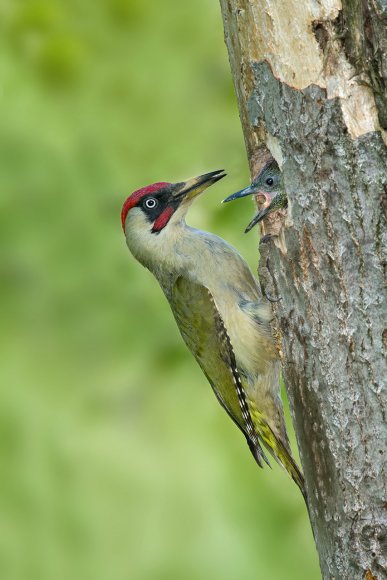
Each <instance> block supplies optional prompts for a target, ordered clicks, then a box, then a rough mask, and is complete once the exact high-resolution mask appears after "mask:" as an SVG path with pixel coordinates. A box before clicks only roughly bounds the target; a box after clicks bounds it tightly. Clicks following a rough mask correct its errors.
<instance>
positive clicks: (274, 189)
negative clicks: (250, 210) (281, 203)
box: [224, 159, 283, 205]
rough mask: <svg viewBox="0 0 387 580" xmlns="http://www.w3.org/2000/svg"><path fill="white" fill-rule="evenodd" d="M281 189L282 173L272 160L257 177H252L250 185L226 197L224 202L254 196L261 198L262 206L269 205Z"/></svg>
mask: <svg viewBox="0 0 387 580" xmlns="http://www.w3.org/2000/svg"><path fill="white" fill-rule="evenodd" d="M282 188H283V185H282V173H281V171H280V168H279V167H278V164H277V161H275V159H272V160H271V161H268V162H267V163H266V164H265V165H264V166H263V168H262V169H261V171H260V172H259V173H258V175H257V176H256V177H254V179H253V181H252V182H251V185H249V186H248V187H245V189H241V190H240V191H237V192H236V193H233V194H232V195H230V196H229V197H227V198H226V199H225V200H224V202H227V201H232V200H234V199H239V198H240V197H246V195H255V196H257V197H258V196H261V197H262V198H263V201H264V205H269V203H270V202H271V201H272V199H273V198H274V197H275V196H276V195H277V193H279V192H280V190H281V189H282Z"/></svg>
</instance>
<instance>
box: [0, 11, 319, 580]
mask: <svg viewBox="0 0 387 580" xmlns="http://www.w3.org/2000/svg"><path fill="white" fill-rule="evenodd" d="M0 32H1V35H0V38H1V40H0V43H1V50H0V99H1V112H0V132H1V139H0V179H1V198H0V203H1V212H0V220H1V228H0V237H1V273H2V276H1V282H2V284H1V288H0V292H1V332H0V340H1V384H2V388H1V394H0V397H1V401H0V463H1V476H0V509H1V517H0V577H1V578H2V579H4V580H22V579H23V580H52V579H54V578H55V580H62V579H63V580H69V579H70V578H71V579H72V580H88V579H90V580H108V579H109V580H121V579H122V580H128V579H130V580H151V579H155V580H163V579H165V580H170V579H173V578H176V579H184V580H190V579H192V580H197V579H198V578H201V579H207V578H208V579H209V578H211V579H213V578H219V579H220V578H222V580H227V579H230V580H231V579H235V578H238V579H242V580H247V579H253V578H254V579H258V578H262V579H263V578H268V579H282V578H286V579H287V580H289V579H292V578H295V579H299V578H308V579H312V578H318V577H319V574H318V567H317V560H316V555H315V551H314V547H313V539H312V534H311V531H310V527H309V523H308V519H307V515H306V510H305V508H304V506H303V501H302V498H301V495H300V494H299V492H298V490H297V489H296V487H295V485H294V484H293V483H292V482H291V481H290V480H289V479H288V478H287V476H286V475H285V474H284V473H282V472H281V471H280V470H279V469H277V468H276V467H274V468H273V470H269V469H266V470H265V471H260V470H258V468H257V467H256V465H255V463H254V461H253V459H252V457H251V456H250V454H249V451H248V448H247V446H246V444H245V442H244V440H243V437H242V436H241V435H240V434H239V433H238V432H237V430H236V428H235V427H234V426H233V424H232V423H231V422H230V420H229V419H228V418H227V417H226V415H225V413H224V412H223V411H222V410H221V408H220V407H219V405H218V404H217V403H216V401H215V398H214V396H213V394H212V392H211V389H210V387H209V385H208V384H207V383H206V381H205V379H204V377H203V375H202V374H201V372H200V370H199V368H198V367H197V366H196V364H195V363H194V361H193V359H192V358H191V356H190V354H189V353H188V352H187V350H186V349H185V347H184V345H183V343H182V341H181V339H180V337H179V335H178V332H177V329H176V328H175V324H174V322H173V320H172V317H171V314H170V312H169V309H168V306H167V304H166V302H165V299H164V298H163V296H162V295H161V291H160V290H159V288H158V286H157V284H156V282H155V281H154V280H153V279H152V277H151V275H150V274H149V273H148V272H147V271H145V270H144V269H143V268H141V266H139V265H138V264H136V263H135V262H134V260H133V259H131V257H130V256H129V254H128V251H127V249H126V247H125V244H124V238H123V235H122V231H121V226H120V220H119V213H120V209H121V204H122V202H123V200H124V198H125V197H126V195H127V194H128V193H129V192H130V191H131V190H133V189H136V188H137V187H140V186H142V185H146V184H147V183H151V182H152V181H159V180H167V181H169V180H179V179H183V178H187V177H190V176H192V175H196V174H198V173H201V172H205V171H210V170H214V169H218V168H221V167H225V168H226V170H227V171H228V172H229V173H230V175H229V177H228V178H227V179H225V180H223V181H222V182H221V183H220V184H218V185H216V186H214V187H213V188H211V190H209V192H208V195H206V196H204V197H203V198H202V199H201V200H200V202H199V203H197V205H196V206H195V207H194V208H192V211H191V212H190V219H189V221H190V223H191V224H192V225H195V226H198V227H201V228H203V229H209V230H211V231H213V232H215V233H217V234H219V235H221V236H223V237H225V238H226V239H228V240H229V241H230V242H231V243H233V244H234V245H236V246H237V247H238V248H239V250H240V251H241V252H242V254H244V255H245V257H247V258H248V260H249V262H250V264H251V266H252V267H253V268H254V267H255V262H256V237H255V236H254V234H253V233H252V234H251V235H250V236H243V234H242V230H243V227H244V225H245V224H246V223H247V221H248V219H249V218H250V216H251V207H250V206H249V204H248V202H247V201H246V203H243V202H241V203H240V204H230V205H228V206H221V205H220V203H219V202H220V201H221V199H223V198H224V197H225V196H226V195H227V194H229V193H231V192H232V191H234V190H236V189H239V188H240V187H242V186H243V185H245V183H246V182H247V180H248V170H247V164H246V158H245V150H244V143H243V137H242V132H241V128H240V124H239V119H238V113H237V107H236V102H235V98H234V93H233V87H232V81H231V77H230V72H229V66H228V62H227V55H226V49H225V46H224V44H223V39H222V25H221V16H220V10H219V6H218V3H217V0H210V1H209V0H196V1H195V2H181V0H166V1H164V2H160V0H137V1H134V0H133V1H131V0H98V1H94V2H92V1H91V0H82V2H80V1H79V0H66V2H64V1H59V0H2V2H1V4H0Z"/></svg>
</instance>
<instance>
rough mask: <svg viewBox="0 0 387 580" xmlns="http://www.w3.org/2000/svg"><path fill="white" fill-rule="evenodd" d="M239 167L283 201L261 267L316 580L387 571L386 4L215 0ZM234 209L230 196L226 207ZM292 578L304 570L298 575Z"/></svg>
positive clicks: (270, 224) (386, 574)
mask: <svg viewBox="0 0 387 580" xmlns="http://www.w3.org/2000/svg"><path fill="white" fill-rule="evenodd" d="M221 7H222V15H223V20H224V29H225V39H226V44H227V47H228V51H229V57H230V63H231V68H232V73H233V77H234V83H235V89H236V93H237V98H238V104H239V109H240V117H241V122H242V126H243V130H244V135H245V141H246V147H247V153H248V157H249V162H250V169H251V174H252V176H253V175H256V174H257V173H258V171H259V170H260V168H261V167H262V164H263V162H264V161H266V159H267V158H268V157H270V156H273V157H274V158H276V159H277V161H278V163H279V165H280V166H281V168H282V172H283V175H284V182H285V187H286V191H287V194H288V198H289V207H288V210H287V212H286V211H284V210H281V211H279V212H277V213H276V214H272V216H269V217H268V218H267V219H266V220H265V224H264V226H263V233H278V234H279V236H278V237H277V238H274V239H271V240H269V241H268V242H267V243H265V244H262V245H261V246H260V255H261V258H260V266H259V276H260V279H261V282H262V284H263V285H264V287H265V290H266V292H267V293H268V294H270V295H276V296H280V297H281V300H280V301H279V302H278V303H276V304H274V305H273V309H274V313H275V325H276V332H277V335H278V343H279V348H280V354H281V356H282V359H283V375H284V379H285V384H286V388H287V392H288V396H289V401H290V406H291V409H292V415H293V420H294V424H295V430H296V435H297V440H298V444H299V448H300V454H301V460H302V464H303V469H304V473H305V478H306V486H307V493H308V506H309V514H310V519H311V524H312V527H313V531H314V536H315V540H316V545H317V549H318V552H319V557H320V566H321V570H322V575H323V578H326V579H328V578H329V579H332V578H335V579H336V580H338V579H348V580H355V579H358V578H359V579H360V578H366V579H367V580H372V578H378V579H380V578H387V571H386V565H387V490H386V487H387V479H386V475H387V468H386V465H387V464H386V458H387V448H386V447H387V446H386V443H387V427H386V407H387V405H386V393H385V384H386V374H387V373H386V365H385V353H386V346H387V330H386V328H385V327H386V324H385V320H386V308H385V277H384V275H385V265H386V209H387V190H386V181H387V174H386V161H387V157H386V147H385V138H386V136H385V132H384V129H385V128H386V126H387V114H386V98H385V81H386V79H385V76H384V75H385V74H386V71H387V64H386V39H385V24H386V11H385V10H384V11H383V6H382V3H381V1H380V0H343V3H341V1H340V0H320V1H318V2H315V1H314V0H306V1H305V2H304V3H301V2H299V1H296V0H221ZM239 203H242V202H239ZM300 577H302V573H301V576H300Z"/></svg>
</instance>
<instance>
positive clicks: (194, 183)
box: [172, 169, 226, 201]
mask: <svg viewBox="0 0 387 580" xmlns="http://www.w3.org/2000/svg"><path fill="white" fill-rule="evenodd" d="M225 176H226V173H225V172H224V170H223V169H219V170H218V171H211V173H205V174H204V175H199V177H193V178H192V179H189V180H188V181H184V182H183V183H177V184H176V190H175V191H173V192H172V196H173V197H174V198H175V199H177V200H181V201H183V200H184V201H191V200H192V199H194V198H195V197H197V196H198V195H199V194H200V193H202V192H203V191H204V190H205V189H207V187H210V185H212V184H213V183H216V182H217V181H219V179H222V178H223V177H225Z"/></svg>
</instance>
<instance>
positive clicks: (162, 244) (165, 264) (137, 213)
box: [125, 208, 187, 278]
mask: <svg viewBox="0 0 387 580" xmlns="http://www.w3.org/2000/svg"><path fill="white" fill-rule="evenodd" d="M184 213H185V212H184ZM152 227H153V225H152V224H151V223H149V221H148V220H147V219H146V217H145V216H144V214H143V212H142V211H141V210H140V209H139V208H133V209H132V210H131V211H130V212H129V214H128V217H127V219H126V225H125V237H126V244H127V246H128V248H129V250H130V251H131V253H132V254H133V256H134V257H135V258H136V260H138V261H139V262H140V263H141V264H142V265H143V266H145V267H146V268H148V270H150V271H151V272H152V273H153V274H155V276H157V277H158V278H159V272H160V271H165V270H169V271H171V270H176V269H177V268H178V266H179V264H180V262H181V259H179V253H178V252H176V246H177V243H178V240H179V239H180V238H182V237H183V236H184V234H185V232H186V229H187V225H186V223H185V221H184V216H183V215H181V214H180V212H179V210H177V211H176V212H175V214H174V215H173V217H172V218H171V220H170V221H169V223H168V225H167V226H166V227H164V228H163V229H161V230H160V231H159V232H157V233H155V232H154V231H152Z"/></svg>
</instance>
